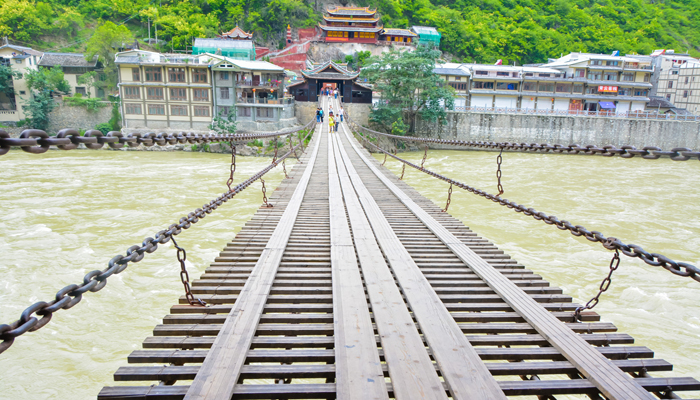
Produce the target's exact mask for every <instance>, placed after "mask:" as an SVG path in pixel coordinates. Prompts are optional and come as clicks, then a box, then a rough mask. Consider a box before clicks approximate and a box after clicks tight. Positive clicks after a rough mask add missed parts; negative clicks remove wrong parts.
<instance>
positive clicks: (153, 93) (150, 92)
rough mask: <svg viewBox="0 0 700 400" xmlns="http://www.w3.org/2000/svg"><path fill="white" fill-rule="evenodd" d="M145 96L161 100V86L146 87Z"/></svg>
mask: <svg viewBox="0 0 700 400" xmlns="http://www.w3.org/2000/svg"><path fill="white" fill-rule="evenodd" d="M147 74H148V73H147ZM146 97H147V98H148V99H149V100H163V88H147V89H146ZM149 114H150V112H149Z"/></svg>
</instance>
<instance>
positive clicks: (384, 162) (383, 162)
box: [382, 154, 386, 165]
mask: <svg viewBox="0 0 700 400" xmlns="http://www.w3.org/2000/svg"><path fill="white" fill-rule="evenodd" d="M384 164H386V154H384V161H382V165H384Z"/></svg>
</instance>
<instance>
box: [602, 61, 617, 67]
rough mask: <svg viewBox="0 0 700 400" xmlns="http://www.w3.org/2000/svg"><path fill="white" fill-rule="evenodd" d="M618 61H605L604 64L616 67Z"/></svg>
mask: <svg viewBox="0 0 700 400" xmlns="http://www.w3.org/2000/svg"><path fill="white" fill-rule="evenodd" d="M618 63H619V61H606V62H605V65H608V66H613V67H617V65H618Z"/></svg>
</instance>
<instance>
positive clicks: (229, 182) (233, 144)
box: [226, 141, 236, 191]
mask: <svg viewBox="0 0 700 400" xmlns="http://www.w3.org/2000/svg"><path fill="white" fill-rule="evenodd" d="M229 144H230V145H231V174H230V175H229V177H228V180H227V181H226V186H227V187H228V190H229V191H230V190H231V185H232V184H233V174H234V173H235V172H236V142H234V141H231V142H229Z"/></svg>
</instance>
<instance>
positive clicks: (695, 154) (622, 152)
mask: <svg viewBox="0 0 700 400" xmlns="http://www.w3.org/2000/svg"><path fill="white" fill-rule="evenodd" d="M347 119H348V122H350V123H352V124H354V125H355V127H356V128H357V129H358V130H360V131H363V132H365V133H370V134H373V135H381V136H384V137H389V138H393V139H397V140H402V141H411V142H421V143H437V144H442V145H447V146H464V147H470V148H477V149H505V150H510V151H522V152H531V153H558V154H585V155H599V156H605V157H613V156H620V157H622V158H633V157H635V156H641V157H642V158H644V159H647V160H657V159H659V158H661V157H669V158H670V159H671V160H673V161H687V160H691V159H695V160H700V151H693V150H691V149H689V148H687V147H675V148H673V149H671V150H670V151H668V150H662V149H661V148H660V147H656V146H645V147H643V148H642V149H637V148H636V147H634V146H621V147H615V146H613V145H606V146H602V147H601V146H596V145H593V144H589V145H585V146H581V145H578V144H575V143H574V144H570V145H568V146H564V145H561V144H549V143H541V144H538V143H529V144H528V143H510V142H487V141H465V140H446V139H434V138H425V137H412V136H398V135H392V134H389V133H384V132H377V131H375V130H372V129H369V128H366V127H364V126H362V125H359V124H358V123H356V122H354V121H353V120H352V119H351V118H350V117H348V118H347Z"/></svg>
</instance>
